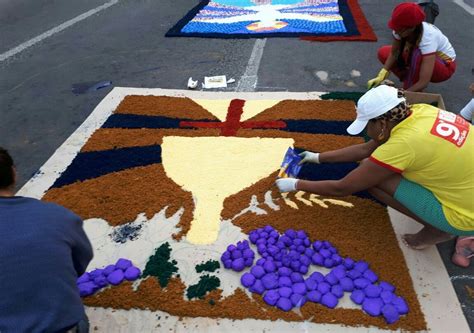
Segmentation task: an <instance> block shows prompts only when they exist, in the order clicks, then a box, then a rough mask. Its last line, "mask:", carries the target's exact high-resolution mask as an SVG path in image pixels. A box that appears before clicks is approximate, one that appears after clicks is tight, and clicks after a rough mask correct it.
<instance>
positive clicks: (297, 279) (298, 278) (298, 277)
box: [290, 272, 304, 283]
mask: <svg viewBox="0 0 474 333" xmlns="http://www.w3.org/2000/svg"><path fill="white" fill-rule="evenodd" d="M290 279H291V281H293V282H294V283H296V282H303V281H304V278H303V275H301V274H300V273H297V272H293V273H291V275H290Z"/></svg>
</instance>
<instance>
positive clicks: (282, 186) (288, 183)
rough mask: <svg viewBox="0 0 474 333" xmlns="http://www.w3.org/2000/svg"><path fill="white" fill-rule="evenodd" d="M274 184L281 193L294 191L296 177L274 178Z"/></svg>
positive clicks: (296, 181)
mask: <svg viewBox="0 0 474 333" xmlns="http://www.w3.org/2000/svg"><path fill="white" fill-rule="evenodd" d="M275 183H276V186H277V187H278V189H279V190H280V192H282V193H286V192H294V191H296V183H298V179H296V178H280V179H277V180H276V182H275Z"/></svg>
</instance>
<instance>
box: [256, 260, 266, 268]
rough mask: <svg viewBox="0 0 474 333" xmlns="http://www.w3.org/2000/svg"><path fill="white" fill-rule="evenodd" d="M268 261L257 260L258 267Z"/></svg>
mask: <svg viewBox="0 0 474 333" xmlns="http://www.w3.org/2000/svg"><path fill="white" fill-rule="evenodd" d="M265 262H266V260H265V259H264V258H260V259H258V260H257V262H256V263H255V264H256V265H257V266H263V264H265Z"/></svg>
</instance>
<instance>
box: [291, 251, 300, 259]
mask: <svg viewBox="0 0 474 333" xmlns="http://www.w3.org/2000/svg"><path fill="white" fill-rule="evenodd" d="M288 255H289V257H290V258H291V259H292V260H298V259H299V258H300V254H299V253H298V252H297V251H296V250H291V251H290V252H289V253H288Z"/></svg>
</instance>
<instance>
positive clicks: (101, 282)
mask: <svg viewBox="0 0 474 333" xmlns="http://www.w3.org/2000/svg"><path fill="white" fill-rule="evenodd" d="M94 283H95V284H96V285H97V287H99V288H104V287H105V286H106V285H108V284H109V283H108V282H107V278H106V277H105V276H104V275H101V276H98V277H96V278H95V279H94Z"/></svg>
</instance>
